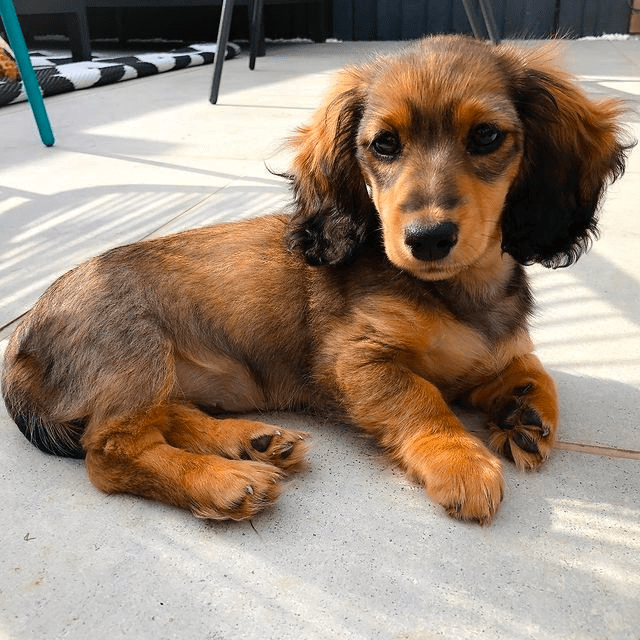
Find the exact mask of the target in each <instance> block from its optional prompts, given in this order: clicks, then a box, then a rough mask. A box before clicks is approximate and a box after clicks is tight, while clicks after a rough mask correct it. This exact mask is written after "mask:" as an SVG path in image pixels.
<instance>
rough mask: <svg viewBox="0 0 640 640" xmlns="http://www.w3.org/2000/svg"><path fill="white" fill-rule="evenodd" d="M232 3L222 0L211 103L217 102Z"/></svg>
mask: <svg viewBox="0 0 640 640" xmlns="http://www.w3.org/2000/svg"><path fill="white" fill-rule="evenodd" d="M233 4H234V0H223V2H222V14H221V16H220V26H219V27H218V40H217V41H216V53H215V56H214V58H213V82H212V83H211V97H210V98H209V101H210V102H211V104H216V102H218V91H219V90H220V78H221V77H222V63H223V62H224V59H225V56H226V54H227V42H229V31H230V29H231V17H232V15H233Z"/></svg>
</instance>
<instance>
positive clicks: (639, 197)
mask: <svg viewBox="0 0 640 640" xmlns="http://www.w3.org/2000/svg"><path fill="white" fill-rule="evenodd" d="M398 46H400V43H362V42H361V43H328V44H308V43H287V44H272V45H270V46H269V47H268V56H267V57H265V58H261V59H259V60H258V62H257V67H256V70H255V71H253V72H251V71H249V70H248V68H247V57H246V55H244V56H243V57H241V58H239V59H237V60H233V61H230V62H228V63H226V64H225V68H224V72H223V79H222V86H221V94H220V100H219V104H218V105H217V106H212V105H210V104H209V102H208V100H207V97H208V92H209V85H210V81H211V74H212V67H211V66H207V67H199V68H194V69H188V70H183V71H179V72H173V73H167V74H163V75H159V76H155V77H149V78H145V79H141V80H135V81H132V82H125V83H122V84H117V85H111V86H107V87H103V88H99V89H92V90H87V91H80V92H76V93H70V94H65V95H61V96H56V97H54V98H49V99H47V102H46V104H47V108H48V111H49V114H50V117H51V120H52V125H53V129H54V133H55V135H56V139H57V142H56V145H55V146H54V147H53V148H45V147H44V146H42V145H41V143H40V141H39V139H38V137H37V133H36V130H35V125H34V123H33V120H32V117H31V112H30V109H29V107H28V106H27V105H26V104H22V105H15V106H11V107H5V108H3V109H0V141H1V142H0V169H1V173H0V300H1V303H0V312H1V315H0V326H4V327H6V325H8V324H9V323H11V322H12V321H13V320H15V319H16V318H17V317H18V316H19V315H20V314H22V313H23V312H25V311H26V310H27V309H28V308H29V306H30V305H31V304H32V303H33V302H34V301H35V299H36V298H37V297H38V295H39V294H40V293H41V292H42V291H43V290H44V289H45V288H46V286H47V285H48V284H49V283H50V282H51V281H52V280H53V279H54V278H55V277H56V276H57V275H59V274H60V273H62V272H64V271H66V270H67V269H69V268H71V267H72V266H74V265H76V264H77V263H78V262H79V261H81V260H82V259H84V258H87V257H89V256H91V255H94V254H96V253H98V252H101V251H104V250H106V249H108V248H110V247H112V246H115V245H118V244H122V243H125V242H129V241H133V240H136V239H139V238H143V237H147V236H150V235H156V234H165V233H169V232H171V231H175V230H179V229H184V228H187V227H192V226H196V225H202V224H205V223H210V222H216V221H222V220H229V219H234V218H239V217H242V216H248V215H257V214H260V213H265V212H269V211H273V210H275V209H278V208H279V207H280V206H281V205H282V204H283V203H285V202H286V201H287V195H288V194H287V191H286V185H285V183H284V181H282V180H281V179H279V178H277V177H274V176H273V175H271V174H270V173H269V172H268V171H267V169H266V167H265V163H266V164H267V165H268V166H269V167H271V168H273V169H276V170H284V169H286V167H287V156H286V154H285V153H283V152H282V150H281V149H280V148H279V144H280V143H281V142H282V140H283V139H284V138H285V137H286V136H287V135H288V134H289V133H291V132H292V130H293V129H294V128H295V127H296V126H298V125H300V124H301V123H302V122H303V121H305V119H306V118H307V117H308V116H309V114H310V113H311V111H312V110H313V108H314V107H315V106H316V105H317V104H318V102H319V100H320V97H321V95H322V93H323V91H324V89H325V88H326V87H327V84H328V82H329V78H330V76H331V74H332V73H333V72H334V71H335V70H336V69H338V68H339V67H341V66H342V65H343V64H345V63H347V62H350V61H354V60H359V59H363V58H365V57H367V56H369V55H370V54H371V53H372V52H373V51H386V50H389V49H392V48H395V47H398ZM565 50H566V63H567V66H568V67H569V68H570V69H571V70H573V71H574V72H575V73H577V74H579V76H580V78H581V80H582V81H583V83H584V86H585V87H586V89H587V90H588V91H589V92H590V93H591V94H593V95H611V96H618V97H621V98H623V99H625V100H628V101H629V105H630V107H631V108H632V109H633V108H637V107H638V105H639V104H640V40H638V39H630V40H624V41H617V40H593V41H585V40H582V41H572V42H567V43H566V45H565ZM628 124H629V128H630V130H631V132H632V133H633V134H634V135H635V136H636V137H640V119H639V118H638V115H637V113H634V112H633V111H630V112H629V114H628ZM639 177H640V150H638V149H637V148H636V150H634V151H633V152H632V154H631V157H630V161H629V164H628V169H627V174H626V176H625V177H624V178H623V180H622V181H620V182H619V183H617V184H616V185H614V186H613V187H612V188H611V189H610V192H609V196H608V199H607V201H606V204H605V206H604V209H603V212H602V216H601V217H602V225H601V227H602V238H601V240H600V241H599V242H597V243H596V244H595V246H594V248H593V249H592V251H591V252H590V253H589V254H588V255H586V256H584V257H583V258H582V259H581V260H580V261H579V262H578V264H577V265H576V266H574V267H573V268H571V269H567V270H558V271H545V270H543V269H538V268H534V269H532V270H531V272H532V276H533V283H534V289H535V293H536V296H537V300H538V307H539V314H538V315H537V316H536V318H535V321H534V324H533V335H534V339H535V341H536V343H537V346H538V352H539V354H540V356H541V358H542V360H543V361H544V362H545V364H546V365H547V367H548V368H549V370H550V371H551V372H552V373H553V375H554V377H555V378H556V380H557V383H558V387H559V392H560V396H561V411H562V427H561V433H560V439H561V442H560V443H559V444H558V450H557V451H556V452H555V455H554V456H553V457H552V459H551V460H550V461H549V462H548V464H546V465H545V466H544V467H543V468H542V469H541V470H540V471H539V472H536V473H519V472H517V471H516V470H515V469H513V468H512V467H511V466H509V465H508V464H505V477H506V484H507V488H506V497H505V500H504V502H503V505H502V508H501V510H500V512H499V514H498V516H497V517H496V518H495V520H494V522H493V523H492V524H491V525H490V526H488V527H484V528H481V527H479V526H476V525H473V524H465V523H460V522H455V521H453V520H450V519H449V518H447V517H446V515H445V514H444V513H443V511H442V510H441V509H440V508H439V507H437V506H435V505H434V504H432V503H431V502H430V501H429V500H428V499H427V497H426V496H425V494H424V492H423V490H422V489H420V488H419V487H416V486H414V485H412V484H410V483H409V482H408V481H407V480H406V479H405V478H404V477H403V475H402V473H400V472H399V471H398V470H396V469H394V468H393V467H392V466H391V465H390V464H388V463H387V462H386V461H385V459H384V458H382V457H381V456H380V454H379V451H378V450H377V449H376V448H375V447H374V445H373V444H372V443H371V442H369V441H368V440H366V439H364V438H362V437H361V436H360V435H359V434H358V433H357V432H355V431H353V430H351V429H347V428H345V427H343V426H341V425H339V424H334V423H332V422H330V421H325V422H324V423H323V422H322V421H319V420H315V419H311V418H309V417H308V416H304V415H299V414H281V415H268V416H263V417H262V418H261V419H262V420H263V421H267V422H274V423H280V424H282V425H283V426H285V427H291V428H296V429H303V430H307V431H309V432H310V433H311V434H312V445H313V446H312V450H311V453H310V456H309V460H310V468H309V470H308V471H306V472H305V473H303V474H301V475H299V476H297V477H294V478H292V479H291V480H290V481H288V483H287V486H286V488H285V491H284V492H283V495H282V497H281V499H280V500H279V502H278V503H277V505H276V506H275V507H274V508H272V509H270V510H268V511H266V512H264V513H263V514H261V515H260V516H259V517H256V518H254V519H253V521H252V522H241V523H210V522H204V521H199V520H197V519H195V518H194V517H193V516H191V515H190V514H189V513H187V512H184V511H181V510H178V509H173V508H170V507H166V506H163V505H160V504H155V503H152V502H147V501H144V500H142V499H139V498H134V497H129V496H106V495H104V494H102V493H100V492H98V491H97V490H96V489H94V488H93V487H92V486H91V484H90V483H89V481H88V479H87V477H86V474H85V470H84V466H83V463H82V462H81V461H76V460H68V459H57V458H54V457H51V456H47V455H45V454H42V453H40V452H39V451H38V450H37V449H35V448H34V447H32V446H30V445H29V444H28V443H27V441H26V440H25V439H24V438H23V436H22V435H21V434H20V433H19V432H18V430H17V428H16V427H15V425H14V424H13V423H12V422H11V420H10V419H9V417H8V416H7V414H6V411H5V409H4V407H2V408H1V409H0V438H1V441H2V445H1V446H0V540H1V547H0V548H1V551H0V640H5V639H11V640H14V639H15V640H35V639H38V640H45V639H46V640H48V639H58V638H73V639H78V640H86V639H92V640H101V639H109V640H116V639H118V638H127V639H132V638H133V639H138V638H141V639H145V638H154V639H169V638H178V639H189V640H199V639H202V640H214V639H215V640H219V639H225V640H235V639H239V638H249V639H256V640H268V639H271V638H274V639H275V638H277V639H278V640H287V639H292V640H294V639H295V640H299V639H316V638H318V639H327V640H329V639H331V640H335V639H341V640H342V639H352V638H353V639H362V640H369V639H377V638H380V639H398V640H400V639H403V640H410V639H416V640H426V639H427V638H455V639H465V638H469V639H478V638H490V639H495V638H504V639H509V640H520V639H523V640H524V639H531V640H547V639H548V640H556V639H572V640H582V639H594V640H595V639H599V640H605V639H606V640H614V639H621V640H622V639H624V640H638V639H639V638H640V429H639V421H640V418H639V417H638V416H639V415H640V244H639V240H640V232H639V231H638V206H639V203H640V181H639ZM10 330H11V327H8V328H5V329H3V331H2V334H0V338H1V339H2V347H3V348H4V346H5V345H6V339H7V337H8V335H9V333H10ZM465 421H467V422H468V423H469V424H470V425H471V426H473V425H475V424H477V418H476V417H474V416H465Z"/></svg>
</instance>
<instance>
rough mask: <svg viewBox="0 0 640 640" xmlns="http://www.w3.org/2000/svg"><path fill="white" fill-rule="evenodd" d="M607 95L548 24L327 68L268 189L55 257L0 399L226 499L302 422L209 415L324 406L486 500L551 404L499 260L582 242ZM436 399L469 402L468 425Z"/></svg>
mask: <svg viewBox="0 0 640 640" xmlns="http://www.w3.org/2000/svg"><path fill="white" fill-rule="evenodd" d="M622 113H623V105H622V104H620V103H619V102H617V101H615V100H612V99H601V100H597V101H594V100H591V99H588V98H587V97H586V96H585V94H584V93H583V92H582V91H581V89H580V88H579V87H578V86H577V84H576V82H575V80H574V79H573V78H572V77H571V76H570V75H568V74H566V73H564V72H563V71H561V70H559V69H558V68H556V66H555V63H554V61H553V54H552V53H551V52H550V51H549V50H548V48H542V49H530V48H526V49H524V48H523V49H518V48H515V47H513V46H509V45H499V46H494V45H490V44H488V43H485V42H481V41H476V40H472V39H470V38H466V37H462V36H438V37H428V38H425V39H423V40H420V41H417V42H415V43H412V44H410V45H408V46H407V47H406V48H405V49H404V50H402V51H400V52H398V53H394V54H391V55H387V56H381V57H378V58H375V59H372V60H371V61H368V62H366V63H364V64H360V65H354V66H350V67H347V68H345V69H344V70H343V71H341V72H340V73H339V74H338V75H337V77H336V79H335V82H334V83H333V86H332V89H331V91H330V92H329V94H328V96H327V97H326V99H325V100H324V102H323V103H322V104H321V106H320V107H319V109H318V110H317V111H316V112H315V114H314V115H313V116H312V117H311V120H310V122H309V123H308V124H307V125H306V126H303V127H301V128H300V129H299V130H298V131H297V132H296V133H295V134H294V135H293V137H292V138H291V141H290V142H291V145H292V147H293V149H294V151H295V155H294V158H293V161H292V166H291V169H290V170H289V172H288V173H287V174H286V177H287V178H288V179H289V180H290V182H291V187H292V194H293V197H292V200H293V203H292V210H291V211H289V212H286V213H280V214H275V215H268V216H265V217H260V218H256V219H251V220H246V221H241V222H236V223H231V224H224V225H219V226H215V225H214V226H209V227H206V228H198V229H193V230H189V231H186V232H182V233H178V234H174V235H170V236H166V237H161V238H156V239H150V240H146V241H141V242H137V243H134V244H130V245H127V246H123V247H119V248H116V249H112V250H110V251H107V252H106V253H104V254H103V255H100V256H98V257H96V258H93V259H91V260H89V261H88V262H85V263H84V264H81V265H80V266H78V267H76V268H74V269H73V270H72V271H70V272H69V273H67V274H66V275H63V276H62V277H61V278H59V279H58V280H57V281H56V282H54V283H53V284H52V285H51V287H50V288H49V289H48V290H47V291H46V292H45V293H44V295H43V296H42V297H41V298H40V300H39V301H38V302H37V303H36V305H35V306H34V307H33V309H32V310H31V311H30V312H29V313H28V315H27V316H26V317H25V318H24V320H23V321H22V322H21V324H20V325H19V326H18V328H17V329H16V331H15V333H14V335H13V336H12V338H11V340H10V343H9V345H8V348H7V351H6V355H5V367H4V374H3V381H2V389H3V395H4V399H5V403H6V406H7V409H8V411H9V413H10V415H11V416H12V418H13V420H14V421H15V422H16V424H17V426H18V427H19V428H20V430H21V431H22V432H23V433H24V435H25V436H26V437H27V438H28V439H29V440H30V441H31V442H32V443H33V444H35V445H36V446H37V447H39V448H40V449H42V450H43V451H45V452H48V453H51V454H55V455H60V456H75V457H84V458H85V460H86V468H87V471H88V475H89V478H90V480H91V481H92V482H93V484H94V485H95V486H96V487H98V488H99V489H101V490H103V491H105V492H108V493H114V492H126V493H131V494H136V495H139V496H143V497H146V498H150V499H155V500H160V501H163V502H165V503H169V504H172V505H177V506H180V507H184V508H187V509H190V510H191V511H192V512H193V513H194V514H195V515H196V516H198V517H201V518H210V519H234V520H236V519H237V520H239V519H245V518H250V517H252V516H253V515H254V514H255V513H257V512H258V511H260V510H261V509H263V508H265V507H266V506H268V505H270V504H271V503H272V502H273V501H274V500H275V499H276V497H277V496H278V493H279V491H280V488H281V486H282V482H281V480H282V479H283V477H284V476H285V475H287V474H289V473H291V472H293V471H296V470H298V469H299V468H300V467H301V466H302V465H303V464H304V460H305V455H306V452H307V446H308V444H307V438H306V436H305V434H303V433H299V432H296V431H292V430H285V429H283V428H281V427H278V426H272V425H267V424H263V423H260V422H256V421H251V420H246V419H243V418H241V417H232V416H228V415H227V416H225V415H224V414H233V416H238V415H239V414H243V413H247V412H256V411H271V410H290V411H295V410H299V409H303V408H307V409H310V410H316V411H330V412H335V413H336V414H337V415H338V416H339V417H340V419H342V420H344V421H345V422H347V423H351V424H354V425H357V426H358V427H360V428H361V429H362V430H363V431H364V432H365V433H366V434H369V435H370V436H373V437H374V438H375V439H376V440H377V442H378V443H379V445H380V447H381V448H382V449H384V451H386V453H387V454H388V455H389V457H390V458H391V460H393V461H394V462H395V463H397V464H398V465H399V466H400V467H401V468H402V469H404V471H405V472H406V473H407V475H408V476H409V477H410V478H412V479H413V480H415V481H418V482H419V483H421V484H422V485H424V487H425V489H426V492H427V493H428V495H429V496H430V497H431V498H432V499H433V500H434V501H435V502H436V503H438V504H440V505H442V507H444V509H445V510H446V512H447V513H449V514H450V515H451V516H453V517H455V518H459V519H462V520H470V521H477V522H479V523H481V524H485V523H488V522H489V521H490V520H491V519H492V517H493V516H494V514H495V513H496V511H497V510H498V508H499V505H500V503H501V501H502V498H503V476H502V467H501V462H500V460H499V456H502V457H504V458H507V459H508V460H511V461H512V462H513V463H515V465H516V466H517V467H519V468H520V469H534V468H536V467H538V466H539V465H540V464H541V463H543V462H544V461H545V460H546V459H547V457H548V456H549V454H550V452H551V450H552V447H553V444H554V440H555V438H556V434H557V429H558V398H557V391H556V387H555V384H554V382H553V380H552V378H551V377H550V376H549V374H548V373H547V372H546V371H545V369H544V368H543V366H542V364H541V362H540V361H539V359H538V358H537V356H536V355H535V354H534V349H533V345H532V341H531V339H530V336H529V332H528V319H529V317H530V314H531V312H532V305H533V301H532V294H531V291H530V288H529V285H528V283H527V276H526V273H525V269H524V265H530V264H533V263H539V264H542V265H544V266H546V267H560V266H568V265H570V264H571V263H573V262H575V260H577V259H578V257H579V256H580V255H581V254H582V253H583V252H584V251H585V250H586V249H587V248H588V247H589V245H590V242H591V240H592V239H593V238H594V237H595V236H596V233H597V214H598V209H599V205H600V202H601V198H602V195H603V193H604V190H605V188H606V186H607V184H608V183H610V182H612V181H613V180H615V179H616V178H618V177H619V176H621V175H622V173H623V171H624V163H625V157H626V152H627V150H628V148H629V147H630V145H629V144H628V143H626V142H625V140H624V136H623V130H622V128H621V126H620V124H619V120H620V117H621V115H622ZM454 402H460V403H463V404H464V405H467V406H469V407H473V408H475V409H477V410H480V411H482V412H484V413H485V414H486V416H487V427H488V438H487V442H488V444H484V443H483V442H482V441H481V440H480V439H478V438H477V437H475V436H474V435H472V434H471V433H469V432H468V431H467V430H466V429H465V427H464V426H463V425H462V424H461V422H460V421H459V419H458V418H457V417H456V415H455V414H454V412H453V411H452V409H451V406H452V403H454Z"/></svg>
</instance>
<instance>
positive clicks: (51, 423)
mask: <svg viewBox="0 0 640 640" xmlns="http://www.w3.org/2000/svg"><path fill="white" fill-rule="evenodd" d="M18 333H19V332H16V334H14V335H13V336H12V338H11V340H10V341H9V345H8V346H7V350H6V352H5V356H4V368H3V371H2V396H3V398H4V403H5V406H6V407H7V411H8V413H9V415H10V416H11V418H12V419H13V421H14V422H15V423H16V425H18V429H20V431H21V432H22V433H23V434H24V436H25V437H26V438H27V440H29V442H31V443H32V444H34V445H35V446H36V447H38V449H41V450H42V451H44V452H46V453H50V454H52V455H56V456H66V457H71V458H84V451H83V449H82V445H81V444H80V438H81V437H82V434H83V433H84V430H85V426H86V423H87V420H86V419H82V418H81V416H82V412H81V410H80V411H79V410H78V409H79V406H78V405H80V403H78V402H72V403H71V405H72V407H68V406H67V407H61V406H60V403H59V402H57V401H56V400H57V398H56V394H55V393H53V392H52V391H51V389H50V388H48V385H47V383H46V379H45V378H46V376H43V375H42V373H43V372H42V367H41V363H39V362H38V360H37V359H36V358H34V357H32V356H31V355H30V354H29V353H28V352H26V351H21V349H20V348H19V343H20V339H19V335H18Z"/></svg>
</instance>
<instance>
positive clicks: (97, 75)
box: [0, 43, 240, 107]
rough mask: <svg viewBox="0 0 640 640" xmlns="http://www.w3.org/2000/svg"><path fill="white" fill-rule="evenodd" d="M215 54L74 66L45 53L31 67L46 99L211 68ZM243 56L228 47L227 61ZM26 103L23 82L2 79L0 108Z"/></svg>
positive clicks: (191, 51)
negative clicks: (157, 75) (79, 90)
mask: <svg viewBox="0 0 640 640" xmlns="http://www.w3.org/2000/svg"><path fill="white" fill-rule="evenodd" d="M215 51H216V45H215V44H214V43H213V44H211V43H205V44H193V45H190V46H188V47H184V48H182V49H174V50H172V51H168V52H166V53H143V54H140V55H135V56H133V55H132V56H120V57H115V58H109V57H94V59H93V60H91V61H86V62H72V61H71V59H70V58H56V57H54V56H48V55H47V54H46V53H37V52H31V54H30V55H31V63H32V64H33V67H34V70H35V72H36V77H37V78H38V82H39V84H40V87H41V89H42V93H43V95H44V96H45V97H46V96H52V95H56V94H58V93H66V92H67V91H77V90H78V89H88V88H90V87H100V86H103V85H106V84H112V83H114V82H122V81H124V80H132V79H134V78H143V77H145V76H150V75H154V74H157V73H164V72H165V71H174V70H177V69H185V68H187V67H195V66H198V65H202V64H211V63H212V62H213V57H214V54H215ZM239 52H240V47H239V46H238V45H236V44H234V43H229V44H228V45H227V53H226V56H225V59H226V60H228V59H229V58H233V57H235V56H236V55H238V53H239ZM26 99H27V96H26V94H25V92H24V87H23V84H22V82H21V81H20V80H18V81H11V80H7V79H0V107H2V106H4V105H7V104H14V103H16V102H23V101H25V100H26Z"/></svg>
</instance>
